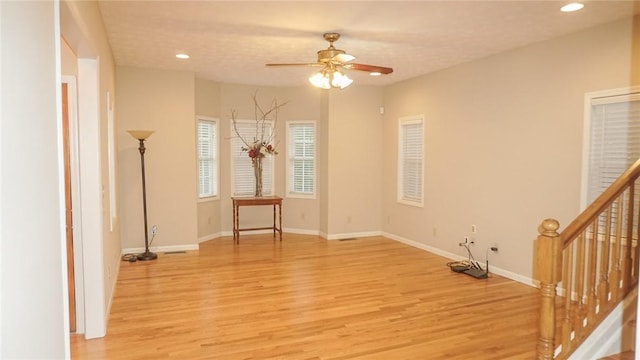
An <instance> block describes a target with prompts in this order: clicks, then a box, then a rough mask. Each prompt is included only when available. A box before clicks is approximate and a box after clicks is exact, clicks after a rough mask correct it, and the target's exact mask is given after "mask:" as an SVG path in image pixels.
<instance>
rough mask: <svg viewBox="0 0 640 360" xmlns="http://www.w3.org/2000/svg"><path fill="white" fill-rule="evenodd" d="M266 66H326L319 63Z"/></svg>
mask: <svg viewBox="0 0 640 360" xmlns="http://www.w3.org/2000/svg"><path fill="white" fill-rule="evenodd" d="M265 66H324V64H319V63H292V64H265Z"/></svg>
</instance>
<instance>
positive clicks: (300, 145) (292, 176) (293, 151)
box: [287, 121, 316, 197]
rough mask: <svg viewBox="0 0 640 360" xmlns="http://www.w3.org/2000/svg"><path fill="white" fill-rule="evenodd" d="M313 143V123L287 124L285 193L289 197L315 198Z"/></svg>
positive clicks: (314, 130) (314, 139)
mask: <svg viewBox="0 0 640 360" xmlns="http://www.w3.org/2000/svg"><path fill="white" fill-rule="evenodd" d="M315 143H316V125H315V122H313V121H291V122H288V123H287V144H288V151H287V174H288V176H287V193H288V195H289V196H290V197H314V196H315V174H316V164H315V161H316V156H315V151H316V145H315Z"/></svg>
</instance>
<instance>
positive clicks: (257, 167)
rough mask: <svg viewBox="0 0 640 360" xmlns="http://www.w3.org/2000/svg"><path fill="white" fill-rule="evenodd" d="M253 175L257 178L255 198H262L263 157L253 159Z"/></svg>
mask: <svg viewBox="0 0 640 360" xmlns="http://www.w3.org/2000/svg"><path fill="white" fill-rule="evenodd" d="M253 174H254V175H255V177H256V189H255V192H254V196H255V197H261V196H262V157H260V156H258V157H256V158H254V159H253Z"/></svg>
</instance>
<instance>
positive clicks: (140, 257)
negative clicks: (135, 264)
mask: <svg viewBox="0 0 640 360" xmlns="http://www.w3.org/2000/svg"><path fill="white" fill-rule="evenodd" d="M136 257H137V258H138V260H142V261H147V260H155V259H157V258H158V254H156V253H152V252H151V251H146V252H143V253H142V254H138V256H136Z"/></svg>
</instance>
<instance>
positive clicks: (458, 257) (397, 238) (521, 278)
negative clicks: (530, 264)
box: [382, 232, 536, 287]
mask: <svg viewBox="0 0 640 360" xmlns="http://www.w3.org/2000/svg"><path fill="white" fill-rule="evenodd" d="M382 236H384V237H386V238H389V239H391V240H395V241H398V242H401V243H403V244H407V245H409V246H413V247H415V248H418V249H422V250H424V251H428V252H430V253H433V254H436V255H440V256H442V257H445V258H447V259H451V260H455V261H460V260H466V259H467V258H466V257H464V256H461V255H457V254H453V253H450V252H448V251H444V250H442V249H438V248H436V247H433V246H429V245H426V244H423V243H420V242H417V241H413V240H409V239H405V238H403V237H401V236H397V235H394V234H389V233H386V232H383V233H382ZM489 271H490V272H491V273H493V274H497V275H500V276H503V277H506V278H507V279H511V280H513V281H517V282H519V283H522V284H525V285H528V286H533V287H536V283H535V282H534V280H533V279H531V278H528V277H526V276H522V275H520V274H516V273H514V272H511V271H508V270H504V269H501V268H499V267H495V266H491V267H490V269H489Z"/></svg>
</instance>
